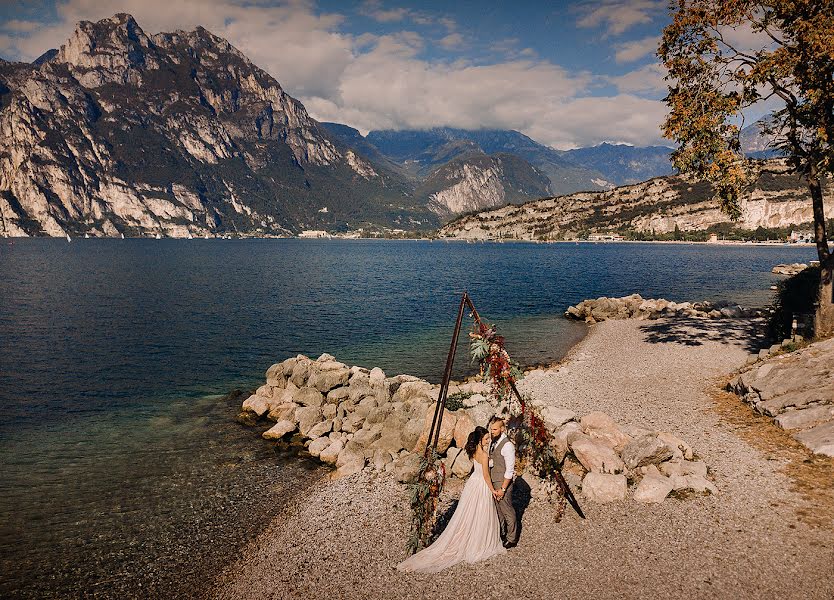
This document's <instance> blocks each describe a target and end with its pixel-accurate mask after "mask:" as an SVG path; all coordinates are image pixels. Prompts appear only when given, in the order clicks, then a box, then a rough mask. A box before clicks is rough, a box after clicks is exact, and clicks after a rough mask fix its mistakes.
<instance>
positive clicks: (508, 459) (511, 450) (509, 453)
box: [495, 433, 515, 479]
mask: <svg viewBox="0 0 834 600" xmlns="http://www.w3.org/2000/svg"><path fill="white" fill-rule="evenodd" d="M505 437H507V434H505V433H502V434H501V435H500V436H499V437H498V440H497V441H496V442H495V445H496V446H497V445H498V444H500V443H501V440H503V439H504V438H505ZM501 456H503V457H504V466H505V467H506V470H505V471H504V479H512V478H513V475H515V446H513V443H512V442H510V441H508V442H507V443H506V444H504V446H503V447H502V448H501Z"/></svg>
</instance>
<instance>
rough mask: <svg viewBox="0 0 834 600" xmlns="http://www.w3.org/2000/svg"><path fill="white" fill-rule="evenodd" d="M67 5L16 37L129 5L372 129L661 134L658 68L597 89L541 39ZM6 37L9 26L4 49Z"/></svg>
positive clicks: (268, 15)
mask: <svg viewBox="0 0 834 600" xmlns="http://www.w3.org/2000/svg"><path fill="white" fill-rule="evenodd" d="M58 10H59V14H60V15H61V17H62V19H61V22H59V23H57V24H55V25H51V26H49V27H44V28H41V29H38V30H35V31H33V32H31V33H29V34H25V35H20V36H14V40H12V42H13V43H16V44H17V47H18V51H19V52H21V53H22V54H23V57H24V58H26V59H29V60H31V59H33V58H35V57H37V56H39V55H40V54H42V53H43V52H44V51H45V50H47V49H48V48H54V47H57V46H59V45H60V43H61V41H62V40H64V39H66V38H67V37H68V36H69V34H70V33H71V32H72V29H73V27H74V23H75V22H76V21H78V20H81V19H88V20H96V19H101V18H104V17H108V16H112V15H113V14H114V13H116V12H129V13H131V14H133V15H134V16H135V17H136V19H137V21H138V22H139V25H140V26H141V27H142V28H143V29H145V30H146V31H147V32H148V33H149V34H151V33H156V32H159V31H171V30H173V29H178V28H179V29H193V28H194V27H195V26H197V25H203V26H205V27H206V28H207V29H209V30H210V31H212V32H213V33H215V34H217V35H220V36H222V37H225V38H227V39H228V40H229V41H230V42H231V43H233V44H234V45H235V46H236V47H238V48H239V49H240V50H241V51H242V52H244V53H245V54H246V55H247V56H249V57H250V58H251V59H252V61H253V62H254V63H255V64H257V65H258V66H260V67H262V68H264V69H265V70H266V71H268V72H269V73H271V74H272V75H273V76H274V77H275V78H276V79H277V80H278V81H279V82H280V83H281V85H282V86H283V87H284V88H285V89H286V90H287V91H288V92H289V93H290V94H292V95H293V96H295V97H297V98H299V99H300V100H301V101H302V102H304V104H305V106H306V107H307V109H308V111H309V112H310V114H311V115H312V116H313V117H315V118H317V119H319V120H328V121H338V122H342V123H346V124H348V125H351V126H354V127H357V128H358V129H360V130H361V131H363V132H366V131H368V130H370V129H381V128H426V127H434V126H444V125H445V126H454V127H462V128H480V127H495V128H502V129H516V130H519V131H522V132H524V133H526V134H527V135H530V136H531V137H533V138H534V139H536V140H538V141H540V142H542V143H545V144H548V145H553V146H555V147H559V148H570V147H576V146H584V145H589V144H592V143H599V142H601V141H603V140H617V141H622V142H629V143H633V144H646V143H657V142H659V141H660V139H661V138H660V135H659V130H658V127H659V123H660V122H661V121H662V120H663V115H664V113H665V107H664V106H663V105H662V103H660V102H658V101H656V100H651V99H645V98H639V97H638V96H637V95H635V94H637V93H643V92H645V91H646V89H648V88H649V87H651V85H649V84H648V83H646V81H649V80H650V79H646V80H644V82H643V83H642V84H641V83H639V80H640V77H643V78H651V77H655V76H656V73H654V72H650V71H647V72H644V73H641V70H638V71H637V72H635V73H634V74H633V75H630V76H629V75H627V76H624V77H623V78H621V79H618V80H613V79H611V80H606V81H607V83H613V84H614V85H617V86H618V89H619V90H620V91H621V93H619V94H618V95H616V96H613V97H606V98H597V97H592V96H591V94H592V93H593V92H594V91H595V90H598V89H599V88H598V87H597V86H598V84H599V82H600V79H601V78H599V77H596V76H594V75H593V74H591V73H588V72H570V71H567V70H566V69H564V68H562V67H561V66H559V65H556V64H553V63H552V62H549V61H547V60H543V59H540V58H538V57H537V56H536V55H535V53H534V52H533V51H532V50H527V49H521V50H519V44H518V42H517V41H516V40H504V41H503V43H501V42H498V43H497V44H498V45H499V46H501V49H502V50H504V51H506V52H512V53H514V57H513V58H507V57H506V56H505V57H504V58H503V59H501V60H498V61H496V62H493V63H492V64H480V63H479V64H473V62H472V61H471V60H470V59H469V58H468V57H465V58H462V59H460V60H456V61H454V62H449V61H437V60H432V61H430V60H426V59H425V58H423V57H422V52H423V50H424V49H425V46H426V44H427V41H426V38H425V37H424V36H423V35H421V34H420V33H418V32H415V31H398V32H396V33H392V34H388V35H378V34H373V33H366V34H362V35H358V36H353V35H349V34H346V33H343V32H342V31H341V30H340V28H341V26H342V24H343V21H344V17H343V16H342V15H339V14H329V13H319V12H317V11H316V10H315V9H314V8H313V7H312V6H311V5H310V4H308V3H306V2H303V1H297V2H291V3H288V4H284V5H281V6H267V5H264V4H259V3H257V2H256V3H253V2H246V1H245V0H214V1H208V0H180V1H179V2H171V1H170V0H68V1H67V2H64V3H63V4H60V5H59V6H58ZM409 18H411V19H412V22H414V21H413V16H412V17H409ZM435 24H438V22H437V21H435ZM440 24H441V25H443V26H444V27H446V28H447V31H448V33H447V35H452V34H454V33H455V32H454V31H452V30H451V28H452V27H453V26H454V22H452V21H449V22H448V23H446V24H443V23H440ZM455 40H457V38H452V40H450V41H455ZM8 41H9V40H4V39H3V38H2V36H0V51H2V47H3V45H4V42H5V43H8ZM496 50H498V48H496ZM603 79H604V78H603Z"/></svg>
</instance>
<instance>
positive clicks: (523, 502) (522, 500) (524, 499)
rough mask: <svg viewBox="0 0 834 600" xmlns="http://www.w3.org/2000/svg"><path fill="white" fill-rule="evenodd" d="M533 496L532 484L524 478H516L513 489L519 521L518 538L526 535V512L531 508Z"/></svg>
mask: <svg viewBox="0 0 834 600" xmlns="http://www.w3.org/2000/svg"><path fill="white" fill-rule="evenodd" d="M532 497H533V494H532V492H531V490H530V484H529V483H527V482H526V481H524V478H523V477H516V480H515V484H514V488H513V508H514V509H515V517H516V520H517V521H518V537H519V538H521V536H522V535H524V512H525V511H526V510H527V507H528V506H530V500H531V499H532Z"/></svg>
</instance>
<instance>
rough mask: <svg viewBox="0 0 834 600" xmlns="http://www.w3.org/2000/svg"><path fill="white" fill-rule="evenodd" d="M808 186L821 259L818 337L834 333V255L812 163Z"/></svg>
mask: <svg viewBox="0 0 834 600" xmlns="http://www.w3.org/2000/svg"><path fill="white" fill-rule="evenodd" d="M808 188H809V189H810V191H811V200H812V202H813V206H814V241H815V242H816V244H817V254H818V255H819V259H820V291H819V298H817V314H816V317H815V319H814V333H815V335H816V337H818V338H824V337H829V336H832V335H834V256H832V254H831V251H830V250H829V249H828V237H827V236H826V234H825V233H826V232H825V210H824V209H823V196H822V186H821V185H820V179H819V171H818V169H817V167H816V165H815V164H813V163H812V164H811V168H810V172H809V173H808Z"/></svg>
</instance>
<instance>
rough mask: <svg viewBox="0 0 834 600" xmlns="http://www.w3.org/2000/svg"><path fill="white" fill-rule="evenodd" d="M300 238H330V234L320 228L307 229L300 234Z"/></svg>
mask: <svg viewBox="0 0 834 600" xmlns="http://www.w3.org/2000/svg"><path fill="white" fill-rule="evenodd" d="M298 237H300V238H329V237H330V234H329V233H327V232H326V231H321V230H320V229H305V230H304V231H302V232H301V233H299V234H298Z"/></svg>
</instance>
